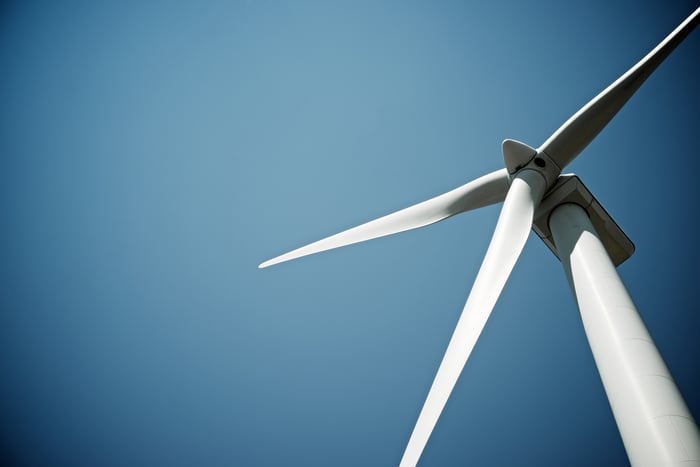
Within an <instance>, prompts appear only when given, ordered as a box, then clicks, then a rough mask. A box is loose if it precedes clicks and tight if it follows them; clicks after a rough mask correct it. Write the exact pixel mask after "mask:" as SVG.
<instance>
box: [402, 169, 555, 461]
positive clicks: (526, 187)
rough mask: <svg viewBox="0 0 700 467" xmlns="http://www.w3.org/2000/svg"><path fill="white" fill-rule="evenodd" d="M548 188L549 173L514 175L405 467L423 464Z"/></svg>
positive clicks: (419, 423) (418, 423) (411, 441)
mask: <svg viewBox="0 0 700 467" xmlns="http://www.w3.org/2000/svg"><path fill="white" fill-rule="evenodd" d="M544 190H545V180H544V177H542V176H541V175H540V174H538V173H537V172H535V171H533V170H524V171H521V172H520V173H519V174H518V175H517V176H516V177H515V178H514V179H513V182H512V184H511V187H510V189H509V190H508V194H507V196H506V199H505V202H504V203H503V209H502V210H501V214H500V216H499V218H498V223H497V224H496V230H495V232H494V234H493V238H492V239H491V243H490V245H489V248H488V250H487V251H486V256H485V257H484V261H483V263H481V268H480V269H479V273H478V274H477V276H476V280H475V281H474V285H473V287H472V290H471V292H470V294H469V298H468V299H467V303H466V305H465V306H464V311H462V315H461V316H460V318H459V321H458V322H457V327H456V328H455V331H454V334H452V338H451V339H450V343H449V345H448V346H447V351H446V352H445V356H444V357H443V359H442V363H440V368H439V369H438V372H437V375H436V376H435V380H434V381H433V385H432V387H431V388H430V392H428V397H427V399H426V400H425V404H424V405H423V409H422V410H421V412H420V415H419V416H418V421H417V422H416V426H415V428H414V429H413V433H412V434H411V438H410V440H409V441H408V445H407V446H406V450H405V451H404V454H403V458H402V459H401V464H400V467H414V466H415V465H416V463H418V460H419V459H420V456H421V454H422V452H423V448H424V447H425V445H426V443H427V442H428V438H430V434H431V433H432V431H433V428H434V427H435V424H436V423H437V421H438V418H439V417H440V413H441V412H442V409H443V408H444V407H445V404H446V403H447V399H448V398H449V396H450V393H451V392H452V389H453V388H454V386H455V384H456V383H457V379H458V378H459V375H460V373H461V372H462V368H464V365H465V363H466V362H467V359H468V358H469V355H470V353H471V351H472V349H473V348H474V345H475V344H476V341H477V339H478V338H479V335H480V334H481V331H482V329H483V328H484V326H485V325H486V321H487V320H488V318H489V315H490V314H491V310H493V307H494V306H495V304H496V301H497V300H498V297H499V295H500V294H501V291H502V290H503V287H504V285H505V283H506V281H507V280H508V276H510V273H511V271H512V270H513V267H514V266H515V263H516V261H517V260H518V257H519V256H520V252H521V251H522V249H523V247H524V246H525V242H526V241H527V238H528V235H529V233H530V228H531V226H532V219H533V214H534V211H535V209H536V207H537V205H538V204H539V202H540V200H541V199H542V195H543V193H544Z"/></svg>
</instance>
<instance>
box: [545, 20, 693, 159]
mask: <svg viewBox="0 0 700 467" xmlns="http://www.w3.org/2000/svg"><path fill="white" fill-rule="evenodd" d="M699 22H700V8H698V9H697V10H695V11H694V12H693V14H691V15H690V16H689V17H688V18H687V19H686V20H685V21H683V23H681V25H680V26H678V27H677V28H676V29H675V30H674V31H673V32H672V33H671V34H669V35H668V36H667V37H666V39H664V40H663V41H662V42H661V43H660V44H659V45H657V46H656V47H655V48H654V49H653V50H652V51H651V52H649V53H648V54H647V55H646V57H644V58H643V59H642V60H640V61H639V62H638V63H637V64H636V65H634V66H633V67H632V68H631V69H629V70H628V71H627V72H626V73H625V74H623V75H622V76H621V77H620V78H618V79H617V80H616V81H615V82H614V83H612V84H611V85H610V86H608V87H607V88H606V89H605V90H604V91H603V92H601V93H600V94H598V95H597V96H596V97H595V98H593V100H591V101H590V102H589V103H588V104H586V105H585V106H583V107H582V108H581V109H580V110H579V111H578V112H576V113H575V114H574V115H573V116H572V117H571V118H569V120H567V121H566V123H564V124H563V125H562V126H561V127H560V128H559V129H558V130H557V131H556V132H554V134H553V135H552V136H550V137H549V139H547V141H545V142H544V144H543V145H542V146H540V148H539V149H538V151H544V152H545V153H546V154H547V155H548V156H549V157H550V158H551V159H552V160H553V161H554V163H555V164H557V166H558V167H559V169H560V170H563V169H564V167H565V166H567V165H568V164H569V163H570V162H571V161H573V160H574V159H575V158H576V156H578V155H579V153H580V152H581V151H583V149H584V148H585V147H586V146H588V144H589V143H590V142H591V141H593V139H594V138H595V137H596V136H597V135H598V133H600V132H601V130H602V129H603V128H605V126H606V125H607V124H608V122H610V120H612V118H613V117H614V116H615V114H617V112H618V111H619V110H620V109H621V108H622V107H623V106H624V105H625V103H626V102H627V101H628V100H629V98H630V97H632V95H633V94H634V93H635V92H636V91H637V89H639V87H640V86H641V85H642V83H644V81H645V80H646V79H647V78H648V77H649V76H650V75H651V74H652V73H653V72H654V70H655V69H656V68H657V67H658V66H659V65H660V64H661V62H663V61H664V59H666V57H668V55H669V54H670V53H671V52H672V51H673V50H674V49H675V48H676V47H677V46H678V44H680V43H681V42H682V41H683V39H685V38H686V36H688V34H690V33H691V31H692V30H693V29H694V28H695V27H696V26H697V25H698V23H699Z"/></svg>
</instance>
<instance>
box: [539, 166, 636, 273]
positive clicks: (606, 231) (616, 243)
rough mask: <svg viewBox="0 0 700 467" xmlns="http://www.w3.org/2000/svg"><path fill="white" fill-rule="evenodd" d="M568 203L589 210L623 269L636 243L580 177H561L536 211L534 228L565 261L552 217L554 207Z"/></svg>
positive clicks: (597, 230)
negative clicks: (553, 229) (556, 244)
mask: <svg viewBox="0 0 700 467" xmlns="http://www.w3.org/2000/svg"><path fill="white" fill-rule="evenodd" d="M565 203H574V204H578V205H579V206H581V207H582V208H583V209H585V211H586V213H587V214H588V217H589V218H590V219H591V223H592V224H593V226H594V227H595V229H596V232H597V233H598V236H599V237H600V240H601V241H602V243H603V246H605V249H606V250H607V252H608V255H609V256H610V259H612V262H613V264H614V265H615V266H619V265H620V264H622V263H623V262H624V261H625V260H626V259H627V258H629V257H630V256H632V254H633V253H634V244H633V243H632V241H631V240H630V239H629V237H628V236H627V235H626V234H625V232H624V231H623V230H622V229H621V228H620V226H619V225H617V223H616V222H615V221H614V220H613V218H612V217H611V216H610V214H608V212H607V211H606V210H605V209H604V208H603V206H601V204H600V203H599V202H598V200H597V199H596V198H595V196H593V194H591V192H590V191H589V190H588V188H586V186H585V185H584V184H583V182H582V181H581V179H580V178H578V177H577V176H576V175H573V174H567V175H562V176H560V177H559V179H558V180H557V183H556V184H555V185H554V187H553V188H552V189H551V190H550V191H549V192H548V193H547V194H546V195H545V197H544V199H543V200H542V203H540V206H539V208H538V209H537V211H535V218H534V222H533V224H532V229H533V230H534V231H535V232H536V233H537V235H538V236H539V237H540V238H541V239H542V241H544V243H545V244H546V245H547V247H549V249H550V250H552V253H554V255H555V256H556V257H557V258H559V259H561V258H560V257H559V253H558V252H557V248H556V246H555V245H554V240H553V239H552V232H551V230H550V229H549V216H550V214H551V212H552V210H553V209H554V208H556V207H557V206H559V205H561V204H565Z"/></svg>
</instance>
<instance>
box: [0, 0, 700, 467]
mask: <svg viewBox="0 0 700 467" xmlns="http://www.w3.org/2000/svg"><path fill="white" fill-rule="evenodd" d="M696 7H697V5H695V4H694V2H690V1H675V2H666V1H663V0H659V1H645V2H639V1H634V2H633V1H617V0H613V1H609V0H608V1H591V2H576V3H567V2H554V1H549V2H548V1H539V2H516V1H493V2H447V1H437V2H418V1H408V2H381V1H377V2H374V1H372V2H369V1H367V2H363V1H352V2H325V1H308V2H274V1H248V2H243V1H241V2H208V1H202V2H181V3H177V2H160V3H159V2H102V3H101V4H100V5H96V4H94V2H47V3H45V4H42V3H36V2H21V3H20V2H14V3H12V2H9V3H5V4H3V6H2V7H0V63H2V70H3V77H2V80H0V100H1V102H2V105H0V154H1V157H0V162H1V163H2V170H0V200H2V201H1V203H2V210H1V211H0V212H1V213H2V216H1V219H2V220H1V222H2V224H1V225H2V237H3V240H2V242H0V249H1V250H0V251H1V252H2V254H1V256H0V257H1V258H2V261H0V279H2V280H1V281H0V306H1V310H2V312H1V314H0V456H1V457H2V458H3V459H6V460H7V461H8V462H7V463H9V464H15V465H73V466H76V465H86V466H87V465H102V466H109V465H115V466H117V465H119V466H120V465H173V466H178V465H182V466H187V465H211V466H219V465H221V466H223V465H236V466H274V465H299V466H329V465H333V466H358V465H363V466H387V465H397V464H398V461H399V459H400V456H401V454H402V452H403V449H404V447H405V444H406V442H407V440H408V437H409V435H410V432H411V430H412V428H413V425H414V423H415V420H416V418H417V416H418V412H419V410H420V408H421V406H422V404H423V401H424V398H425V396H426V394H427V391H428V389H429V387H430V384H431V382H432V379H433V376H434V374H435V371H436V369H437V366H438V364H439V362H440V359H441V358H442V355H443V352H444V350H445V348H446V346H447V342H448V340H449V337H450V335H451V333H452V330H453V328H454V325H455V323H456V321H457V318H458V316H459V313H460V312H461V310H462V306H463V304H464V301H465V300H466V297H467V295H468V292H469V289H470V286H471V283H472V281H473V279H474V277H475V275H476V272H477V270H478V267H479V265H480V263H481V259H482V257H483V254H484V252H485V250H486V247H487V245H488V241H489V238H490V235H491V233H492V231H493V227H494V225H495V222H496V218H497V215H498V209H499V207H497V206H495V207H490V208H486V209H483V210H480V211H478V212H472V213H467V214H465V215H462V216H459V217H457V218H453V219H450V220H448V221H445V222H443V223H439V224H436V225H434V226H431V227H429V228H426V229H421V230H417V231H412V232H408V233H404V234H401V235H397V236H392V237H388V238H383V239H379V240H376V241H373V242H369V243H366V244H360V245H354V246H351V247H348V248H345V249H342V250H337V251H332V252H328V253H324V254H320V255H316V256H312V257H308V258H304V259H301V260H298V261H295V262H291V263H287V264H282V265H279V266H276V267H274V268H271V269H266V270H258V269H257V265H258V263H260V262H261V261H263V260H266V259H268V258H270V257H272V256H276V255H277V254H280V253H283V252H285V251H287V250H290V249H292V248H295V247H298V246H301V245H303V244H306V243H308V242H311V241H314V240H317V239H319V238H322V237H324V236H326V235H328V234H332V233H335V232H337V231H340V230H343V229H345V228H348V227H352V226H354V225H357V224H359V223H362V222H365V221H367V220H370V219H373V218H375V217H378V216H381V215H383V214H386V213H389V212H392V211H394V210H397V209H400V208H403V207H406V206H408V205H411V204H413V203H416V202H418V201H422V200H424V199H426V198H429V197H432V196H434V195H437V194H440V193H443V192H445V191H447V190H450V189H452V188H454V187H456V186H459V185H462V184H464V183H466V182H468V181H470V180H472V179H474V178H476V177H478V176H480V175H482V174H484V173H486V172H490V171H493V170H496V169H498V168H500V167H502V166H503V162H502V158H501V154H500V144H501V141H502V140H503V139H505V138H514V139H518V140H521V141H524V142H526V143H528V144H530V145H532V146H535V147H536V146H538V145H539V144H541V143H542V142H543V141H544V140H545V139H546V138H547V137H548V136H549V135H550V134H551V133H552V132H553V131H554V130H555V129H556V128H557V127H558V126H559V125H560V124H561V123H562V122H563V121H564V120H566V119H567V118H568V117H569V116H570V115H571V114H572V113H573V112H575V111H576V110H577V109H578V108H579V107H580V106H582V105H583V104H585V103H586V102H587V101H588V99H590V98H591V97H593V96H594V95H595V94H597V93H598V92H599V91H600V90H602V89H603V88H604V87H605V86H607V84H609V83H610V82H612V81H613V80H614V79H616V78H617V77H618V76H619V75H620V74H622V73H623V72H624V71H625V70H626V69H627V68H629V67H630V66H631V65H633V64H634V63H635V62H636V61H637V60H638V59H639V58H641V57H642V56H643V55H644V54H646V53H647V52H648V51H649V50H650V49H651V48H652V47H654V46H655V45H656V44H657V43H658V42H659V41H660V40H661V39H662V38H663V37H665V35H666V34H668V33H669V32H670V31H671V30H673V28H675V27H676V25H677V24H679V23H680V22H681V21H682V20H683V19H684V18H685V17H686V16H687V15H688V14H690V13H691V12H692V11H693V10H694V9H695V8H696ZM699 56H700V31H695V33H694V34H692V35H691V36H690V37H689V38H688V39H687V40H686V41H685V42H684V43H683V44H682V45H681V46H680V47H679V48H678V49H677V50H676V51H675V52H674V53H673V54H672V55H671V56H670V57H669V58H668V59H667V61H666V62H665V63H664V64H663V65H662V66H661V67H660V68H659V70H658V71H657V72H656V73H655V74H654V75H653V76H652V77H651V78H650V79H649V80H648V82H647V83H646V84H645V85H644V86H643V87H642V88H641V89H640V90H639V92H638V93H637V94H636V95H635V96H634V97H633V98H632V100H631V101H630V102H629V104H628V105H627V106H626V107H625V108H624V109H623V110H622V111H621V112H620V114H618V116H617V117H616V118H615V120H613V122H612V123H611V124H610V125H609V126H608V127H607V128H606V129H605V130H604V131H603V133H602V134H601V135H600V136H599V137H598V139H596V140H595V141H594V143H593V144H591V145H590V146H589V147H588V149H587V150H586V151H585V152H584V153H583V154H582V155H581V156H580V157H579V158H578V159H577V160H576V161H575V162H574V163H573V164H572V165H571V166H569V168H568V169H567V171H570V172H575V173H577V174H578V175H579V176H580V177H581V178H582V180H583V181H584V182H585V183H586V185H587V186H588V187H589V188H590V189H591V190H592V191H593V193H594V194H595V195H596V196H597V198H598V199H599V200H600V201H601V203H602V204H603V205H604V206H605V207H606V209H607V210H608V211H609V212H610V213H611V214H612V216H613V217H614V218H615V219H616V220H617V222H618V223H619V224H620V225H621V226H622V228H623V229H625V231H626V232H627V234H628V235H629V236H630V237H631V238H632V240H633V241H634V243H635V245H636V248H637V250H636V253H635V254H634V256H633V257H632V258H631V259H629V260H628V261H627V262H626V263H625V264H623V265H622V266H621V267H620V268H619V272H620V274H621V276H622V278H623V280H624V282H625V283H626V285H627V286H628V288H629V291H630V293H631V295H632V297H633V299H634V300H635V302H636V304H637V306H638V308H639V311H640V313H641V315H642V317H643V319H644V320H645V322H646V323H647V325H648V327H649V330H650V332H651V334H652V336H653V337H654V338H655V340H656V342H657V345H658V347H659V348H660V350H661V352H662V354H663V356H664V357H665V359H666V362H667V364H668V366H669V368H670V370H671V372H672V373H673V375H674V376H675V378H676V380H677V383H678V386H679V388H680V390H681V391H682V393H683V394H684V396H685V398H686V401H687V403H688V405H689V407H690V409H691V411H692V412H693V413H694V414H695V416H696V417H697V416H698V414H700V371H698V370H699V369H700V368H699V366H700V365H699V363H698V362H700V346H698V344H697V338H698V334H699V333H700V315H698V307H697V300H698V299H697V287H698V280H697V277H698V275H697V272H696V271H695V269H696V265H697V264H698V263H699V262H700V251H699V250H698V246H697V235H696V233H695V232H696V229H697V227H698V210H697V207H696V206H697V201H698V195H699V190H698V184H697V181H696V177H695V174H697V173H698V171H699V169H700V158H698V149H697V147H698V144H697V134H698V128H700V88H699V87H698V86H697V82H698V76H700V61H698V60H697V58H698V57H699ZM625 462H627V461H626V456H625V453H624V449H623V447H622V443H621V440H620V437H619V435H618V433H617V430H616V428H615V425H614V421H613V418H612V414H611V412H610V409H609V407H608V404H607V400H606V397H605V394H604V392H603V388H602V385H601V383H600V380H599V378H598V375H597V372H596V370H595V365H594V362H593V359H592V357H591V354H590V350H589V348H588V346H587V343H586V340H585V335H584V333H583V329H582V326H581V323H580V318H579V316H578V311H577V309H576V307H575V305H574V301H573V298H572V297H571V293H570V290H569V288H568V285H567V283H566V279H565V277H564V275H563V272H562V269H561V266H560V264H559V262H558V261H557V260H556V258H555V257H554V256H553V255H552V254H551V253H550V252H549V250H547V248H546V247H545V246H544V244H543V243H542V242H541V241H540V240H539V239H538V238H536V236H535V235H534V234H531V238H530V241H529V243H528V245H527V246H526V248H525V251H524V253H523V256H522V257H521V259H520V261H519V263H518V264H517V265H516V268H515V271H514V273H513V275H512V276H511V279H510V281H509V283H508V284H507V286H506V289H505V291H504V293H503V295H502V296H501V299H500V301H499V303H498V304H497V306H496V309H495V310H494V313H493V314H492V316H491V319H490V321H489V323H488V324H487V327H486V329H485V331H484V333H483V334H482V337H481V339H480V341H479V342H478V344H477V346H476V348H475V351H474V353H473V354H472V357H471V358H470V360H469V362H468V363H467V367H466V369H465V371H464V372H463V374H462V377H461V379H460V381H459V382H458V384H457V386H456V388H455V390H454V392H453V395H452V398H451V399H450V401H449V402H448V405H447V407H446V409H445V412H444V414H443V416H442V418H441V420H440V422H439V423H438V425H437V427H436V429H435V431H434V433H433V436H432V438H431V440H430V442H429V444H428V447H427V449H426V451H425V453H424V455H423V458H422V463H421V464H420V465H422V466H426V467H427V466H451V465H477V466H511V465H533V466H534V465H537V466H561V465H568V466H576V465H580V466H590V465H606V466H608V465H610V466H617V465H625Z"/></svg>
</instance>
